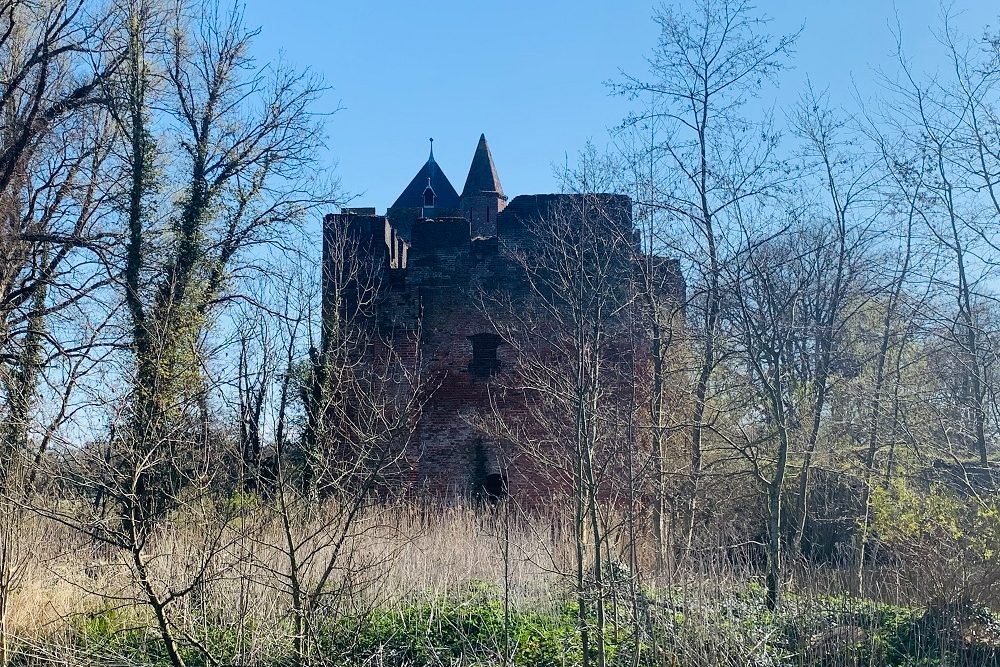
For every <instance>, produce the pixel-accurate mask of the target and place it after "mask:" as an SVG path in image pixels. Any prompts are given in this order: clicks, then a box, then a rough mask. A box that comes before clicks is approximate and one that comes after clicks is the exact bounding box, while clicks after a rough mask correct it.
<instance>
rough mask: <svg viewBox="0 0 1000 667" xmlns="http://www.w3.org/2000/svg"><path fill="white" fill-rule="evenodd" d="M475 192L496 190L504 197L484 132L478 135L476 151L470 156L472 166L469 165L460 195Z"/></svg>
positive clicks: (464, 195)
mask: <svg viewBox="0 0 1000 667" xmlns="http://www.w3.org/2000/svg"><path fill="white" fill-rule="evenodd" d="M477 192H496V193H497V194H499V195H500V196H501V197H503V198H504V199H506V197H505V196H504V193H503V188H502V187H500V178H499V177H498V176H497V168H496V166H495V165H494V164H493V155H492V154H491V153H490V147H489V144H487V143H486V135H485V134H480V135H479V145H478V146H476V153H475V155H473V156H472V166H471V167H469V176H468V178H466V179H465V187H464V188H463V189H462V196H463V197H466V196H468V195H473V194H476V193H477Z"/></svg>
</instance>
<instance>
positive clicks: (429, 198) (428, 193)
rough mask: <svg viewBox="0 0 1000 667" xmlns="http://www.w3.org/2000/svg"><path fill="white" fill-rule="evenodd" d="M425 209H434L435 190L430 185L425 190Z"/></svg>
mask: <svg viewBox="0 0 1000 667" xmlns="http://www.w3.org/2000/svg"><path fill="white" fill-rule="evenodd" d="M424 207H425V208H433V207H434V190H433V189H432V188H431V186H430V185H428V186H427V188H426V189H425V190H424Z"/></svg>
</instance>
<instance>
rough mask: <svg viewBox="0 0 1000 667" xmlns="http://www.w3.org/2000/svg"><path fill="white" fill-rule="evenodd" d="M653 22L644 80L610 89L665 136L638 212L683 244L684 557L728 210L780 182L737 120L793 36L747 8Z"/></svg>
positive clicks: (743, 120)
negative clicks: (655, 218) (650, 190)
mask: <svg viewBox="0 0 1000 667" xmlns="http://www.w3.org/2000/svg"><path fill="white" fill-rule="evenodd" d="M655 20H656V22H657V24H658V25H659V27H660V39H659V43H658V45H657V47H656V48H655V50H654V51H653V54H652V56H651V57H650V73H649V78H648V79H643V78H639V77H636V76H631V75H625V76H624V79H623V81H622V82H621V83H618V84H616V85H614V86H613V89H614V90H615V91H616V92H618V93H620V94H623V95H626V96H628V97H631V98H633V99H636V98H648V99H651V100H652V102H650V103H649V106H648V108H647V109H646V110H644V111H640V112H636V113H634V114H633V115H631V116H630V117H628V118H627V119H626V121H625V124H626V125H634V124H637V123H641V122H644V121H646V120H648V119H650V118H656V119H658V120H660V121H662V123H663V133H664V134H663V136H662V137H661V138H660V139H659V140H658V141H657V142H656V143H655V144H654V145H652V146H651V150H652V151H655V152H658V153H663V154H664V155H665V159H664V162H665V163H666V164H665V165H664V168H668V169H669V175H668V177H667V179H666V180H665V182H664V183H663V186H662V189H661V190H659V191H658V192H657V193H656V196H655V200H654V201H651V202H644V203H647V204H649V205H653V206H656V207H658V208H662V209H664V210H665V211H667V212H669V214H670V216H671V218H672V219H673V221H675V223H676V224H677V225H679V226H680V227H681V228H682V229H683V230H684V239H685V242H684V243H683V244H681V245H678V246H676V247H672V248H671V250H672V251H673V252H675V253H677V254H678V255H679V256H680V257H682V258H683V260H684V267H683V268H684V271H685V274H686V275H687V279H688V280H687V281H688V286H689V288H690V291H689V294H688V313H689V316H690V318H691V320H692V323H693V325H694V326H693V331H692V335H691V338H692V341H693V342H694V343H695V344H696V345H697V346H698V357H699V359H698V362H697V367H696V369H695V382H694V386H693V387H692V393H693V399H692V402H691V403H692V410H691V415H690V419H689V427H690V466H689V470H688V483H687V490H686V503H687V511H686V518H685V521H686V528H685V536H684V541H685V544H686V545H687V546H688V547H690V543H691V540H692V539H693V532H694V525H695V517H696V514H697V502H698V501H697V498H698V486H699V482H700V478H701V476H702V471H703V467H704V446H705V434H706V431H708V430H710V429H711V425H712V423H713V422H714V421H715V417H714V416H713V410H712V408H711V397H712V391H713V389H712V384H713V382H712V381H713V377H714V374H715V371H716V368H717V366H718V363H719V359H720V357H721V356H722V351H721V350H720V349H719V347H720V342H721V340H720V336H721V331H720V318H721V304H722V301H723V298H724V295H723V288H722V268H723V265H724V263H725V262H726V261H727V255H726V253H727V249H726V247H725V239H726V237H727V230H728V229H729V228H730V227H731V226H732V225H733V211H734V210H735V209H737V208H738V207H739V206H741V205H743V204H744V202H745V201H746V200H753V199H757V198H760V197H764V196H767V195H768V194H769V193H771V192H772V191H773V189H774V188H775V186H776V185H777V184H778V183H779V182H780V181H781V180H782V178H783V176H782V174H781V173H779V172H776V171H775V170H774V166H775V154H774V152H775V149H776V147H777V135H776V134H775V133H774V131H773V130H772V129H771V126H770V122H769V121H764V122H757V121H753V120H751V119H750V118H749V116H747V115H744V114H743V113H742V110H743V109H744V107H745V105H746V103H747V101H748V100H749V99H750V98H752V97H753V96H754V95H755V94H757V92H759V90H760V84H761V82H762V81H763V80H765V79H770V78H772V77H773V76H774V75H775V74H776V73H777V72H779V71H780V70H781V69H782V67H783V62H784V59H785V57H786V56H787V55H788V54H789V52H790V51H791V48H792V45H793V44H794V41H795V35H786V36H781V37H778V38H774V37H772V36H771V35H769V34H767V33H765V32H763V31H762V30H761V27H762V26H765V25H766V23H767V19H765V18H762V17H760V16H758V15H757V13H756V12H755V10H754V8H753V6H752V5H751V4H750V3H749V2H748V1H747V0H724V1H723V2H709V1H707V0H705V1H702V2H699V3H697V6H696V8H695V9H694V10H693V11H691V12H682V11H680V10H678V9H676V8H673V7H670V6H662V7H661V8H660V9H659V10H658V11H657V13H656V15H655ZM666 165H669V167H667V166H666ZM677 236H678V237H679V236H680V235H679V234H678V235H677Z"/></svg>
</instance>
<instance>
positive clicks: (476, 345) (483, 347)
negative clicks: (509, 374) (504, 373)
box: [469, 333, 501, 378]
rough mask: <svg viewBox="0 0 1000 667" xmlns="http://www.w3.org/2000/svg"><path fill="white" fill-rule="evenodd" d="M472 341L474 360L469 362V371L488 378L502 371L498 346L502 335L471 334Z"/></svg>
mask: <svg viewBox="0 0 1000 667" xmlns="http://www.w3.org/2000/svg"><path fill="white" fill-rule="evenodd" d="M469 340H471V341H472V361H470V362H469V372H470V373H472V374H473V375H475V376H476V377H481V378H488V377H490V376H491V375H496V374H497V373H498V372H500V359H499V357H498V356H497V348H498V347H500V343H501V341H500V336H497V335H496V334H489V333H481V334H476V335H474V336H469Z"/></svg>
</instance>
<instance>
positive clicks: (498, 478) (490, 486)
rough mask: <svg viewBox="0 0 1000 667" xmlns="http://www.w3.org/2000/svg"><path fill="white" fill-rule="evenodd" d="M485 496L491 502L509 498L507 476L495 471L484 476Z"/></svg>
mask: <svg viewBox="0 0 1000 667" xmlns="http://www.w3.org/2000/svg"><path fill="white" fill-rule="evenodd" d="M483 496H485V498H486V500H489V501H490V502H498V501H500V500H504V499H505V498H507V478H506V477H505V476H504V475H502V474H500V473H498V472H493V473H490V474H489V475H486V477H484V478H483Z"/></svg>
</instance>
